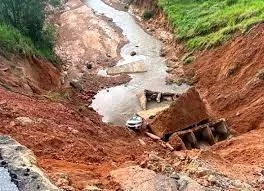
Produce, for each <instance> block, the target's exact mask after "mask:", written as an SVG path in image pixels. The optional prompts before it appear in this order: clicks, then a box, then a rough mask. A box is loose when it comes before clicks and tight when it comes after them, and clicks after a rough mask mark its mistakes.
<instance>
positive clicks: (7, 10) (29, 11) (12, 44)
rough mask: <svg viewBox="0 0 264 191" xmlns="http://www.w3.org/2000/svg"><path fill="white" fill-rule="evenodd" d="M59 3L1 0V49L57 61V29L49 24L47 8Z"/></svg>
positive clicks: (52, 1) (55, 1)
mask: <svg viewBox="0 0 264 191" xmlns="http://www.w3.org/2000/svg"><path fill="white" fill-rule="evenodd" d="M50 1H51V3H53V4H58V1H57V0H38V1H36V0H1V1H0V12H1V15H0V46H1V47H3V48H4V49H5V50H6V51H8V52H11V53H20V54H22V55H31V54H35V55H38V56H42V57H46V58H48V59H50V60H54V59H55V54H54V53H53V46H54V39H55V38H54V29H53V27H52V26H49V25H47V24H46V23H45V17H46V16H45V11H44V9H45V6H46V3H48V2H50Z"/></svg>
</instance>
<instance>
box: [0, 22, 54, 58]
mask: <svg viewBox="0 0 264 191" xmlns="http://www.w3.org/2000/svg"><path fill="white" fill-rule="evenodd" d="M0 48H1V49H2V50H3V51H5V52H6V53H9V54H10V53H12V54H17V55H21V56H31V55H36V56H39V57H42V58H46V59H48V60H50V61H52V62H53V63H56V62H57V61H58V60H57V58H56V56H55V54H54V52H53V50H52V48H42V47H39V46H36V45H35V44H34V43H33V42H32V40H31V39H30V38H29V37H26V36H24V35H23V34H22V33H21V32H20V31H19V30H18V29H16V28H14V27H12V26H10V25H6V24H0Z"/></svg>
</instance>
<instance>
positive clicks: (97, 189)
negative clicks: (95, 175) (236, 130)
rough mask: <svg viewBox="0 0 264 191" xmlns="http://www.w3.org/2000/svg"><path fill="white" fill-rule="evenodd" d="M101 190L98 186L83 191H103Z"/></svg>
mask: <svg viewBox="0 0 264 191" xmlns="http://www.w3.org/2000/svg"><path fill="white" fill-rule="evenodd" d="M101 190H102V189H101V188H98V187H96V186H86V187H85V188H84V189H83V191H101Z"/></svg>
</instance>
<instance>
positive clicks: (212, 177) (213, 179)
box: [207, 174, 216, 185]
mask: <svg viewBox="0 0 264 191" xmlns="http://www.w3.org/2000/svg"><path fill="white" fill-rule="evenodd" d="M207 181H208V182H210V183H211V185H214V184H215V183H216V177H215V176H214V175H212V174H210V175H209V176H208V178H207Z"/></svg>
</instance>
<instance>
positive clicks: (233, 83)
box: [191, 24, 264, 133]
mask: <svg viewBox="0 0 264 191" xmlns="http://www.w3.org/2000/svg"><path fill="white" fill-rule="evenodd" d="M263 32H264V25H263V24H261V25H259V26H257V27H255V28H254V29H252V30H251V31H250V32H249V33H248V34H247V35H243V36H239V37H237V38H235V39H234V40H232V41H231V42H229V43H227V44H226V45H224V46H221V47H218V48H215V49H212V50H209V51H206V52H204V53H201V54H200V55H198V56H197V59H196V61H195V62H194V63H193V66H191V67H193V69H194V71H195V74H196V79H197V80H198V83H197V84H196V87H197V89H198V90H199V92H200V94H201V96H202V97H203V98H204V99H205V100H206V101H207V103H208V105H209V106H210V110H211V112H212V113H215V115H216V116H218V117H219V116H220V117H224V118H226V119H227V120H228V122H229V124H230V125H231V126H232V128H233V129H234V130H236V131H237V132H239V133H245V132H248V131H250V130H252V129H257V128H260V124H261V123H263V120H264V117H263V116H264V80H263V79H262V78H261V76H262V75H263V68H264V61H263V55H264V49H263V48H264V45H263V42H264V37H263Z"/></svg>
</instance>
